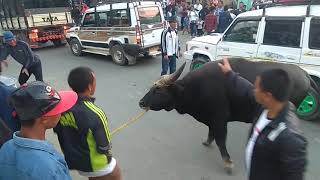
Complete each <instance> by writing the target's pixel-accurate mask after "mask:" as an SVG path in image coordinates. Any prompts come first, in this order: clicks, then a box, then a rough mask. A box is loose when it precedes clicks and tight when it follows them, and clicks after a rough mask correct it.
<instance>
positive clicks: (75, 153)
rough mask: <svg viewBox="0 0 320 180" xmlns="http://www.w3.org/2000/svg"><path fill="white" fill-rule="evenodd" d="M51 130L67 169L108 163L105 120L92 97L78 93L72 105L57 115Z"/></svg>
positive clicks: (94, 168) (92, 169) (95, 167)
mask: <svg viewBox="0 0 320 180" xmlns="http://www.w3.org/2000/svg"><path fill="white" fill-rule="evenodd" d="M54 131H55V133H57V135H58V139H59V143H60V146H61V149H62V151H63V153H64V156H65V159H66V161H67V164H68V166H69V168H70V169H75V170H79V171H83V172H95V171H98V170H101V169H103V168H104V167H106V166H107V165H108V164H109V163H110V161H111V158H112V155H111V152H110V150H111V134H110V131H109V127H108V120H107V117H106V115H105V113H104V111H103V110H102V109H101V108H99V107H98V106H96V105H95V104H94V99H93V98H90V97H82V96H79V98H78V101H77V103H76V105H75V106H74V107H72V108H71V109H70V110H69V111H67V112H65V113H64V114H63V115H62V116H61V118H60V121H59V123H58V125H57V126H56V127H55V128H54Z"/></svg>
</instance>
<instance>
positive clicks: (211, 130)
mask: <svg viewBox="0 0 320 180" xmlns="http://www.w3.org/2000/svg"><path fill="white" fill-rule="evenodd" d="M213 132H214V131H213V128H211V127H209V132H208V137H207V141H205V142H203V143H202V144H203V145H204V146H207V147H208V146H210V145H211V143H212V142H213V141H214V133H213Z"/></svg>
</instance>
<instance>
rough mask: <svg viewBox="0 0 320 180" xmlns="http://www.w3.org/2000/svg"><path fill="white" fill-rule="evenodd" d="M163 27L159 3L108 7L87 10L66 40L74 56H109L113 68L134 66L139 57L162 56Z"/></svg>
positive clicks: (133, 3) (136, 2)
mask: <svg viewBox="0 0 320 180" xmlns="http://www.w3.org/2000/svg"><path fill="white" fill-rule="evenodd" d="M110 2H112V1H110ZM164 24H165V23H164V16H163V11H162V8H161V4H160V3H159V2H155V1H132V2H125V3H107V4H100V5H99V6H97V7H95V8H91V9H88V10H87V11H86V13H85V14H84V16H83V19H82V21H81V25H80V26H79V27H73V28H71V29H70V30H69V31H68V32H67V35H66V38H67V41H68V43H69V45H70V49H71V52H72V53H73V54H74V55H77V56H80V55H82V53H83V52H89V53H94V54H102V55H111V56H112V59H113V61H114V62H115V63H116V64H119V65H127V64H135V63H136V58H137V57H138V56H140V55H145V56H147V55H148V56H149V55H158V54H160V53H161V51H160V42H161V40H160V38H161V33H162V31H163V28H164Z"/></svg>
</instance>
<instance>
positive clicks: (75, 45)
mask: <svg viewBox="0 0 320 180" xmlns="http://www.w3.org/2000/svg"><path fill="white" fill-rule="evenodd" d="M69 45H70V49H71V52H72V54H74V55H76V56H82V55H83V52H82V46H81V44H80V42H79V41H78V40H77V39H71V41H70V43H69Z"/></svg>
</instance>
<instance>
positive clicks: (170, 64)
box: [161, 54, 177, 76]
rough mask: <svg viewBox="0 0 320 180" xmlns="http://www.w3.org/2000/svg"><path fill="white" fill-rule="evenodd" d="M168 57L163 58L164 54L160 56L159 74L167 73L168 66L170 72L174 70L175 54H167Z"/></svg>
mask: <svg viewBox="0 0 320 180" xmlns="http://www.w3.org/2000/svg"><path fill="white" fill-rule="evenodd" d="M168 58H169V59H165V58H164V56H162V71H161V76H162V75H165V74H167V72H168V69H169V68H170V74H172V73H174V72H175V71H176V61H177V57H176V55H175V54H174V55H173V56H168Z"/></svg>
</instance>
